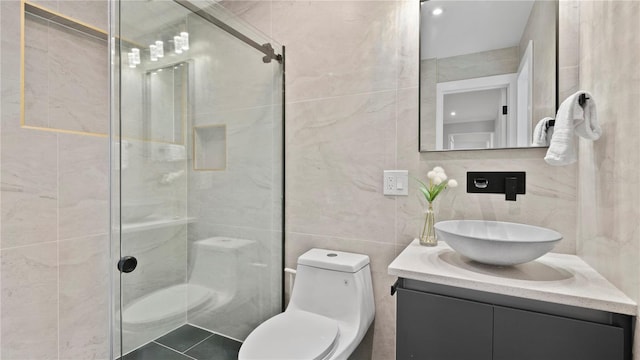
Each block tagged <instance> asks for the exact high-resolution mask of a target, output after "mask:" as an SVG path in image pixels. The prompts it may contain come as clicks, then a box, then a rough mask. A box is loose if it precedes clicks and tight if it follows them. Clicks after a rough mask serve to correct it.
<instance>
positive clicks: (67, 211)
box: [58, 134, 109, 239]
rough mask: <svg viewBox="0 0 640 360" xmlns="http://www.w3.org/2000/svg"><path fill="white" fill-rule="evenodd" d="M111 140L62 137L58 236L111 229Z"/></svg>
mask: <svg viewBox="0 0 640 360" xmlns="http://www.w3.org/2000/svg"><path fill="white" fill-rule="evenodd" d="M107 144H108V139H106V138H96V137H87V136H80V135H69V134H60V135H59V152H60V155H59V159H58V161H59V175H58V176H59V189H58V192H59V203H58V204H59V205H58V206H59V216H60V221H59V230H58V231H59V237H60V239H69V238H74V237H80V236H87V235H94V234H101V233H106V232H107V231H108V226H109V210H108V208H109V148H108V147H107V146H108V145H107Z"/></svg>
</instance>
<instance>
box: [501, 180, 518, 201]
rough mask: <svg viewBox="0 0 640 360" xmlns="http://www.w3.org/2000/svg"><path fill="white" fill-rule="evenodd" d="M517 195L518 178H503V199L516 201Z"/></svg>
mask: <svg viewBox="0 0 640 360" xmlns="http://www.w3.org/2000/svg"><path fill="white" fill-rule="evenodd" d="M517 193H518V178H517V177H515V176H508V177H505V178H504V199H505V200H508V201H516V194H517Z"/></svg>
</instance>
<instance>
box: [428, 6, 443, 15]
mask: <svg viewBox="0 0 640 360" xmlns="http://www.w3.org/2000/svg"><path fill="white" fill-rule="evenodd" d="M442 12H443V10H442V8H439V7H438V8H435V9H433V11H432V12H431V14H433V15H434V16H438V15H440V14H442Z"/></svg>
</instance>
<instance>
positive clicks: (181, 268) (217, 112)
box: [113, 0, 284, 358]
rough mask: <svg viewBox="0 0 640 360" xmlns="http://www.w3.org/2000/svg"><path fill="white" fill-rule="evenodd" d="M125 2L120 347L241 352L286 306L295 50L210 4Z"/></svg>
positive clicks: (120, 71)
mask: <svg viewBox="0 0 640 360" xmlns="http://www.w3.org/2000/svg"><path fill="white" fill-rule="evenodd" d="M202 4H206V6H205V7H201V6H203V5H202ZM115 8H116V11H117V15H118V16H117V17H118V18H119V33H118V34H117V37H118V39H117V41H116V42H115V44H116V49H117V50H118V53H119V54H118V55H119V63H118V64H114V70H116V69H117V74H115V75H116V76H117V81H114V83H115V82H117V83H118V84H119V93H118V94H117V95H118V96H117V99H115V100H114V104H115V107H116V108H115V109H116V110H117V114H115V115H116V117H117V118H118V120H119V121H118V122H117V124H115V126H114V129H116V128H117V129H119V134H117V133H114V139H113V141H114V144H115V145H116V149H117V151H116V152H114V153H116V154H118V159H117V160H119V161H116V162H115V163H116V166H114V169H113V171H114V178H115V179H116V184H114V189H113V190H114V193H115V195H116V196H115V198H116V200H117V204H116V205H117V207H118V209H119V214H118V216H117V217H115V219H114V222H115V223H117V224H116V225H117V226H115V227H114V228H115V229H116V230H117V231H116V236H115V237H114V238H115V241H116V242H117V243H118V245H119V248H118V249H117V251H118V252H119V254H118V255H119V257H120V259H121V260H120V263H119V268H120V272H119V282H118V283H117V284H116V287H117V288H118V290H119V294H117V297H116V310H115V312H116V317H119V323H118V326H116V327H117V328H118V329H117V331H116V333H115V335H116V336H115V338H116V339H115V342H116V346H117V351H116V353H118V354H117V355H121V354H127V353H130V352H133V351H138V352H145V354H147V355H148V356H156V357H157V358H161V357H160V356H162V355H161V354H162V352H163V351H164V352H166V351H172V352H179V353H183V354H186V355H189V356H192V357H196V358H198V357H203V358H204V357H206V356H208V355H207V352H212V351H213V352H215V351H224V352H226V353H228V355H229V356H231V357H233V355H234V351H236V352H237V347H239V344H240V343H239V342H240V341H242V340H244V338H245V337H246V336H247V335H248V334H249V332H251V331H252V330H253V329H254V328H255V327H256V326H257V325H258V324H260V323H261V322H262V321H264V320H266V319H268V318H269V317H271V316H273V315H275V314H276V313H278V312H280V311H281V308H282V274H281V272H282V261H283V260H282V256H283V233H282V223H283V220H282V218H283V216H282V214H283V136H282V135H283V105H282V104H283V100H284V99H283V61H284V59H283V57H282V55H281V54H282V53H283V47H282V46H281V45H279V44H277V43H276V42H274V41H273V40H271V39H268V38H267V37H266V36H264V35H263V34H261V33H259V32H258V31H256V30H254V29H252V28H251V27H250V26H249V25H247V24H245V23H242V22H241V21H240V20H238V19H237V18H236V17H234V16H232V15H231V14H230V13H229V12H227V11H226V10H225V9H224V8H222V7H221V6H219V5H216V4H213V3H210V2H198V5H195V4H194V3H191V2H189V1H186V0H176V1H151V2H149V1H144V2H142V1H120V2H118V3H117V4H116V5H115ZM116 58H117V57H116ZM176 339H180V341H177V340H176ZM216 346H218V347H220V349H218V350H216V349H217V348H216ZM212 349H213V350H212ZM209 355H211V354H209ZM210 357H211V356H209V357H208V358H210Z"/></svg>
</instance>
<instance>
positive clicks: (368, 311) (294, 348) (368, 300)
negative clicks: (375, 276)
mask: <svg viewBox="0 0 640 360" xmlns="http://www.w3.org/2000/svg"><path fill="white" fill-rule="evenodd" d="M374 315H375V306H374V302H373V287H372V284H371V269H370V267H369V257H368V256H366V255H361V254H353V253H347V252H341V251H332V250H323V249H311V250H309V251H307V252H306V253H304V254H303V255H301V256H300V257H299V258H298V267H297V272H296V280H295V284H294V287H293V292H292V294H291V300H290V302H289V306H288V307H287V309H286V310H285V312H283V313H281V314H279V315H276V316H274V317H272V318H271V319H269V320H267V321H265V322H264V323H262V324H261V325H260V326H258V327H257V328H256V329H255V330H253V332H251V333H250V334H249V336H248V337H247V338H246V340H245V341H244V343H243V344H242V346H241V347H240V353H239V354H238V360H267V359H269V360H346V359H347V358H348V357H349V355H351V353H353V351H354V350H355V348H356V347H357V346H358V345H359V344H360V341H362V338H363V337H364V335H365V334H366V332H367V330H368V329H369V326H370V325H371V323H372V322H373V318H374Z"/></svg>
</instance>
